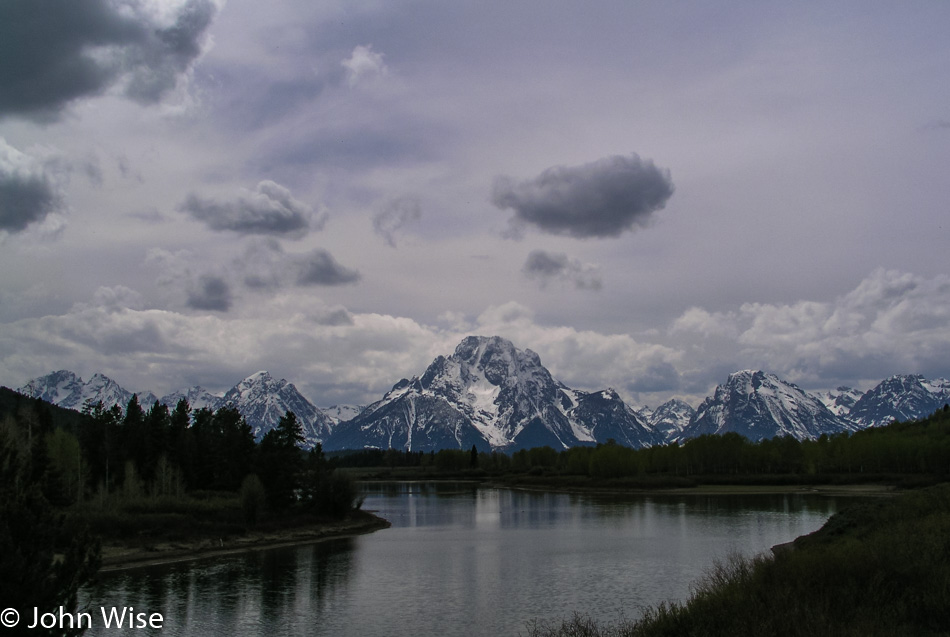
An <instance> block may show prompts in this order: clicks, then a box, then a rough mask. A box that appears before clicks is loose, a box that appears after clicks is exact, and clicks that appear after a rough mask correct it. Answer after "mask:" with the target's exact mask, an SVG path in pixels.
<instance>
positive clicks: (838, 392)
mask: <svg viewBox="0 0 950 637" xmlns="http://www.w3.org/2000/svg"><path fill="white" fill-rule="evenodd" d="M862 396H864V392H863V391H861V390H860V389H852V388H851V387H839V388H837V389H833V390H831V391H826V392H822V393H820V394H817V397H818V400H820V401H821V402H822V403H823V404H824V405H825V407H827V408H828V409H829V410H831V412H832V413H833V414H835V415H836V416H841V417H842V418H848V415H849V414H850V413H851V410H852V409H853V408H854V405H855V403H857V402H858V401H859V400H860V399H861V397H862Z"/></svg>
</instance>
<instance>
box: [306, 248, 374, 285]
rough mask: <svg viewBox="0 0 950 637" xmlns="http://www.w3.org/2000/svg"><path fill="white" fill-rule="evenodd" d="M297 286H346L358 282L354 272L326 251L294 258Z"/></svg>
mask: <svg viewBox="0 0 950 637" xmlns="http://www.w3.org/2000/svg"><path fill="white" fill-rule="evenodd" d="M296 267H297V273H298V274H297V285H347V284H349V283H356V282H357V281H359V280H360V273H359V272H357V271H356V270H351V269H350V268H347V267H344V266H342V265H340V264H339V263H338V262H337V260H336V259H334V258H333V255H331V254H330V253H329V252H327V251H326V250H321V249H317V250H314V251H313V252H311V253H309V254H307V255H303V256H300V257H297V258H296Z"/></svg>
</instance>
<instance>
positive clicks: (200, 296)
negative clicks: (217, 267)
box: [187, 275, 231, 312]
mask: <svg viewBox="0 0 950 637" xmlns="http://www.w3.org/2000/svg"><path fill="white" fill-rule="evenodd" d="M187 305H188V307H190V308H192V309H195V310H213V311H215V312H227V311H228V310H229V309H231V286H230V285H228V282H227V281H225V280H224V279H222V278H221V277H218V276H211V275H206V276H202V277H201V278H200V279H198V281H197V283H196V284H194V285H193V286H192V288H191V289H190V290H189V291H188V300H187Z"/></svg>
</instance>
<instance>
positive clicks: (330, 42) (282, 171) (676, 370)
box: [0, 0, 950, 406]
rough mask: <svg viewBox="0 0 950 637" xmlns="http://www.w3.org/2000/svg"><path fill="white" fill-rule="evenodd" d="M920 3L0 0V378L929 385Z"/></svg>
mask: <svg viewBox="0 0 950 637" xmlns="http://www.w3.org/2000/svg"><path fill="white" fill-rule="evenodd" d="M948 32H950V3H947V2H945V1H944V0H933V1H927V0H920V1H915V2H911V3H893V2H875V1H873V0H872V1H865V0H861V1H841V2H835V3H828V2H809V1H804V2H796V3H789V2H784V1H769V0H765V1H761V2H759V1H756V2H703V1H699V0H696V1H684V2H665V1H656V2H651V1H644V2H631V1H629V0H621V1H613V0H600V1H594V2H586V3H580V2H563V1H559V0H525V1H511V0H505V1H494V0H479V1H478V2H467V1H465V0H458V1H453V2H444V1H441V0H433V1H428V0H386V1H378V2H373V1H366V2H359V1H350V0H347V1H337V2H335V1H332V0H331V1H327V2H312V1H311V0H278V1H275V2H267V3H251V2H238V1H237V0H230V1H228V2H224V1H222V0H73V1H71V2H53V3H39V2H35V0H5V1H4V2H2V3H0V384H2V385H5V386H8V387H14V388H15V387H19V386H22V385H23V384H24V383H26V382H27V381H28V380H30V379H31V378H35V377H38V376H41V375H44V374H47V373H49V372H51V371H54V370H59V369H68V370H71V371H73V372H76V373H78V374H80V375H81V376H83V378H85V379H87V380H88V378H89V377H90V376H92V375H93V374H94V373H97V372H101V373H104V374H106V375H107V376H109V377H111V378H113V379H114V380H116V381H117V382H119V384H120V385H122V386H123V387H126V388H127V389H130V390H132V391H146V390H148V391H153V392H155V393H156V394H157V395H163V394H164V393H168V392H171V391H174V390H178V389H183V388H186V387H190V386H193V385H201V386H203V387H205V388H207V389H210V390H212V391H224V390H226V389H228V388H230V387H231V386H233V385H234V384H236V383H237V382H238V381H240V380H241V379H242V378H244V377H246V376H248V375H250V374H252V373H254V372H256V371H259V370H268V371H269V372H270V373H271V374H273V375H274V376H277V377H280V378H286V379H287V380H289V381H291V382H293V383H294V384H295V385H296V386H297V387H298V389H300V390H301V391H302V392H303V393H304V395H306V396H308V397H309V398H310V399H311V400H313V401H314V402H315V403H316V404H317V405H321V406H329V405H332V404H339V403H350V404H366V403H369V402H372V401H374V400H377V399H378V398H380V397H381V396H382V394H383V393H384V392H386V391H387V390H388V389H390V388H391V387H392V385H393V384H394V383H396V382H397V381H398V380H400V379H401V378H404V377H411V376H413V375H419V374H421V373H422V372H423V371H424V370H425V368H426V366H427V365H428V364H429V363H430V362H431V361H432V359H433V358H435V357H436V356H438V355H440V354H442V355H448V354H450V353H451V352H452V351H453V350H454V348H455V345H456V344H457V343H458V342H459V341H460V340H461V339H462V338H463V337H464V336H466V335H469V334H480V335H485V336H490V335H500V336H503V337H506V338H509V339H511V340H512V341H513V342H514V344H515V345H516V346H517V347H519V348H521V349H531V350H533V351H535V352H537V353H538V354H539V355H540V357H541V360H542V362H543V363H544V364H545V366H547V367H548V368H549V369H550V370H551V372H552V373H553V374H554V376H555V377H556V378H558V379H559V380H561V381H562V382H564V383H565V384H567V385H569V386H571V387H575V388H578V389H587V390H597V389H602V388H606V387H613V388H615V389H616V390H617V391H619V392H620V393H621V395H622V396H624V398H626V399H627V400H629V401H631V402H633V403H635V404H637V405H645V404H646V405H652V406H656V405H658V404H659V403H661V402H663V401H665V400H667V399H669V398H672V397H679V398H683V399H685V400H687V401H689V402H691V403H693V404H694V406H695V405H696V404H697V403H698V401H699V400H700V399H701V398H702V397H703V396H705V395H707V394H709V393H710V392H711V391H712V389H713V388H714V387H715V386H716V384H718V383H721V382H724V381H725V379H726V377H727V376H728V374H729V373H730V372H732V371H735V370H739V369H762V370H765V371H768V372H772V373H775V374H777V375H779V376H780V377H782V378H784V379H786V380H789V381H792V382H794V383H797V384H798V385H800V386H801V387H803V388H805V389H811V390H823V389H829V388H834V387H838V386H841V385H847V386H852V387H857V388H860V389H868V388H869V387H871V386H873V385H874V384H876V383H877V382H879V381H880V380H881V379H883V378H885V377H887V376H890V375H892V374H897V373H919V374H923V375H924V376H926V377H928V378H937V377H944V378H950V256H948V254H950V253H948V245H950V229H948V212H950V178H948V167H950V38H947V37H946V34H947V33H948Z"/></svg>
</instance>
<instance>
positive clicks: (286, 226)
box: [178, 181, 324, 236]
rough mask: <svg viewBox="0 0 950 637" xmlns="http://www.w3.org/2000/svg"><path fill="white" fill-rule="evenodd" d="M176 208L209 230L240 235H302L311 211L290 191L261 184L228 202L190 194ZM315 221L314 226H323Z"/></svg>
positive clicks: (309, 221)
mask: <svg viewBox="0 0 950 637" xmlns="http://www.w3.org/2000/svg"><path fill="white" fill-rule="evenodd" d="M178 209H179V210H180V211H182V212H185V213H187V214H189V215H191V216H192V217H193V218H195V219H197V220H198V221H202V222H204V223H205V224H206V225H207V226H208V227H209V228H211V229H212V230H230V231H233V232H238V233H241V234H263V235H285V236H302V235H304V234H306V233H307V231H308V230H309V229H310V227H311V219H312V217H313V209H312V208H310V206H308V205H306V204H305V203H303V202H301V201H298V200H297V199H294V198H293V196H292V195H291V194H290V191H289V190H287V189H286V188H284V187H283V186H281V185H280V184H277V183H274V182H273V181H262V182H260V183H259V184H258V185H257V189H256V190H255V191H254V192H248V191H244V192H242V193H241V194H240V195H238V196H237V197H235V198H234V199H232V200H230V201H215V200H213V199H205V198H202V197H199V196H198V195H196V194H194V193H192V194H190V195H188V197H187V198H186V199H185V201H184V202H183V203H182V204H181V205H179V207H178ZM323 222H324V219H323V218H322V217H320V218H318V219H316V220H315V222H314V227H315V228H316V229H319V228H321V227H322V225H323Z"/></svg>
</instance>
